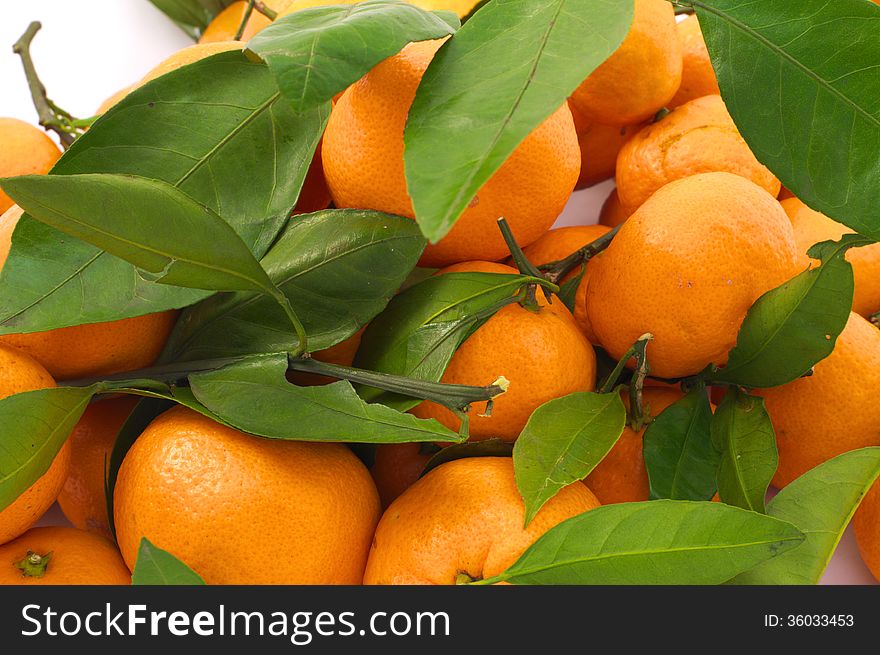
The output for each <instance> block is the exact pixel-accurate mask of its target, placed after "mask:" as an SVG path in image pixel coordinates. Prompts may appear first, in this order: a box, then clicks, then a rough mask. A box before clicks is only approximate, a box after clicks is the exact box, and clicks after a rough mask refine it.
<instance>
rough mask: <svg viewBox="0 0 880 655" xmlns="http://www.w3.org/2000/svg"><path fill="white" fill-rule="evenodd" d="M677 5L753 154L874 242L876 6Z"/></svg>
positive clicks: (716, 1) (879, 136)
mask: <svg viewBox="0 0 880 655" xmlns="http://www.w3.org/2000/svg"><path fill="white" fill-rule="evenodd" d="M680 4H683V5H687V6H692V7H694V8H695V9H696V13H697V16H698V17H699V21H700V27H701V28H702V30H703V35H704V36H705V39H706V45H707V46H708V48H709V54H710V55H711V57H712V64H713V66H714V68H715V73H716V75H717V77H718V84H719V85H720V87H721V93H722V95H723V96H724V101H725V103H726V104H727V108H728V109H729V110H730V114H731V116H733V120H734V122H735V123H736V125H737V128H739V131H740V132H741V133H742V135H743V137H744V138H745V140H746V141H747V142H748V144H749V146H750V147H751V149H752V151H753V152H754V153H755V155H756V156H757V158H758V159H759V160H760V161H761V162H762V163H763V164H764V165H766V166H767V167H768V168H769V169H770V170H771V171H773V173H774V174H775V175H776V176H777V177H778V178H779V179H780V180H782V182H783V183H784V184H785V186H786V187H788V188H789V189H791V191H793V192H794V194H795V195H796V196H797V197H798V198H800V199H801V200H803V201H804V202H805V203H807V204H808V205H810V206H811V207H812V208H814V209H816V210H818V211H821V212H823V213H825V214H827V215H828V216H831V217H832V218H834V219H835V220H836V221H839V222H841V223H843V224H844V225H848V226H849V227H851V228H852V229H854V230H856V231H857V232H860V233H861V234H864V235H866V236H870V237H874V238H880V210H878V207H880V185H878V184H877V171H878V170H880V148H878V147H877V144H878V143H880V105H878V103H877V98H878V97H880V75H878V74H877V69H876V65H877V62H878V61H880V39H878V38H877V35H878V34H880V12H878V11H877V7H876V6H874V5H873V4H872V3H870V2H865V1H864V0H835V1H834V2H828V0H798V1H797V2H792V1H791V0H764V1H763V2H742V1H741V0H712V2H694V1H690V0H686V1H684V2H681V3H680ZM771 99H772V100H771Z"/></svg>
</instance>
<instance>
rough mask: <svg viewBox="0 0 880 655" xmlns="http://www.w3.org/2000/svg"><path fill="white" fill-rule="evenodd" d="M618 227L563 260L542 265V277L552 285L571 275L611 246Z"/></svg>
mask: <svg viewBox="0 0 880 655" xmlns="http://www.w3.org/2000/svg"><path fill="white" fill-rule="evenodd" d="M620 227H621V226H620V225H618V226H617V227H615V228H614V229H613V230H611V231H609V232H606V233H605V234H603V235H602V236H600V237H599V238H598V239H596V240H595V241H592V242H591V243H588V244H587V245H585V246H584V247H583V248H579V249H578V250H576V251H574V252H573V253H571V254H570V255H569V256H568V257H566V258H565V259H560V260H559V261H555V262H550V263H549V264H543V265H542V266H540V267H539V268H540V269H541V270H542V271H543V272H544V277H546V278H547V279H548V280H550V281H551V282H553V283H554V284H555V283H557V282H559V280H561V279H562V278H564V277H565V276H566V275H568V274H569V273H571V271H573V270H574V269H576V268H577V267H578V266H580V265H581V264H586V263H587V262H588V261H590V260H591V259H592V258H593V257H595V256H596V255H598V254H599V253H600V252H602V251H603V250H605V249H606V248H607V247H608V246H609V245H611V241H612V240H613V239H614V237H615V235H616V234H617V232H618V230H620Z"/></svg>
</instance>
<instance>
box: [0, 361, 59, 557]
mask: <svg viewBox="0 0 880 655" xmlns="http://www.w3.org/2000/svg"><path fill="white" fill-rule="evenodd" d="M54 386H55V381H54V380H53V379H52V376H51V375H49V373H48V372H47V371H46V369H45V368H43V367H42V366H40V364H39V363H37V361H36V360H34V359H33V358H32V357H30V356H28V355H27V354H25V353H23V352H21V351H19V350H16V349H15V348H12V347H10V346H7V345H4V344H0V399H3V398H7V397H9V396H12V395H14V394H17V393H24V392H26V391H35V390H37V389H47V388H50V387H54ZM69 469H70V446H69V444H65V445H64V446H62V448H61V450H60V451H59V452H58V454H57V455H56V456H55V459H54V460H53V461H52V464H51V465H50V466H49V469H48V470H47V471H46V472H45V473H44V474H43V475H42V476H41V477H40V478H39V479H38V480H37V481H36V482H34V483H33V484H32V485H31V486H30V487H29V488H28V489H26V490H25V492H24V493H22V494H21V495H20V496H19V497H18V498H16V499H15V500H14V501H12V503H11V504H10V505H8V506H7V507H6V508H5V509H2V510H0V544H2V543H5V542H7V541H9V540H10V539H14V538H15V537H17V536H18V535H20V534H22V533H23V532H24V531H25V530H27V529H28V528H29V527H31V526H32V525H33V524H34V523H36V522H37V520H38V519H39V518H40V517H41V516H42V515H43V513H44V512H45V511H46V510H47V509H49V507H51V506H52V503H54V502H55V499H56V498H57V497H58V492H59V491H61V487H62V486H63V485H64V480H65V479H66V478H67V472H68V470H69Z"/></svg>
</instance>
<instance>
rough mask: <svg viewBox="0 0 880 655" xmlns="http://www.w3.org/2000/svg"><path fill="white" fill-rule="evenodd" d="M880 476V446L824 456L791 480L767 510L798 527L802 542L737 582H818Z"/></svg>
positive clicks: (778, 583) (772, 583)
mask: <svg viewBox="0 0 880 655" xmlns="http://www.w3.org/2000/svg"><path fill="white" fill-rule="evenodd" d="M878 476H880V447H876V446H875V447H873V448H861V449H859V450H852V451H850V452H848V453H844V454H843V455H838V456H837V457H835V458H833V459H830V460H828V461H827V462H825V463H824V464H820V465H819V466H817V467H816V468H814V469H812V470H810V471H807V472H806V473H804V474H803V475H802V476H801V477H799V478H798V479H796V480H795V481H794V482H791V483H789V484H788V485H787V486H786V487H785V488H784V489H782V491H780V492H779V493H778V494H777V495H776V497H774V498H773V500H771V501H770V502H769V503H768V504H767V513H768V514H769V515H770V516H775V517H776V518H778V519H781V520H783V521H788V522H790V523H793V524H794V525H796V526H797V527H798V528H799V529H800V530H801V531H802V532H803V533H804V534H805V535H806V540H805V541H804V543H802V544H801V545H800V546H798V547H797V548H795V549H793V550H791V551H789V552H787V553H784V554H783V555H781V556H780V557H779V558H778V559H777V560H774V561H771V562H765V563H763V564H761V565H760V566H757V567H755V568H754V569H752V570H751V571H748V572H747V573H743V574H742V575H740V576H738V577H737V578H736V579H735V580H734V581H733V582H734V583H737V584H763V585H780V584H788V585H790V584H816V583H818V582H819V579H820V578H821V577H822V573H824V572H825V568H826V567H827V566H828V562H829V561H830V560H831V556H832V555H833V554H834V550H835V549H836V548H837V544H838V543H839V542H840V538H841V537H842V536H843V531H844V530H845V529H846V526H847V525H848V524H849V521H850V519H851V518H852V516H853V514H855V511H856V509H858V507H859V503H861V502H862V498H864V496H865V494H866V493H868V490H869V489H870V488H871V485H873V484H874V481H875V480H876V479H877V477H878Z"/></svg>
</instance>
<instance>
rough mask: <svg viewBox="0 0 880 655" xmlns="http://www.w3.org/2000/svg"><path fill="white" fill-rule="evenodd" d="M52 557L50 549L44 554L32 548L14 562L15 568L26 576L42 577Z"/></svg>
mask: <svg viewBox="0 0 880 655" xmlns="http://www.w3.org/2000/svg"><path fill="white" fill-rule="evenodd" d="M51 559H52V551H49V552H48V553H46V554H45V555H40V554H38V553H35V552H34V551H32V550H29V551H28V552H27V555H25V557H24V559H23V560H21V561H20V562H16V563H15V568H17V569H18V570H20V571H21V574H22V575H23V576H24V577H26V578H42V577H43V576H44V575H46V569H47V568H48V567H49V560H51Z"/></svg>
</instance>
